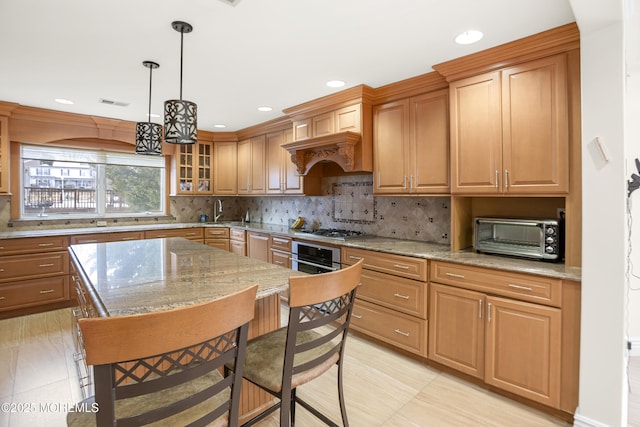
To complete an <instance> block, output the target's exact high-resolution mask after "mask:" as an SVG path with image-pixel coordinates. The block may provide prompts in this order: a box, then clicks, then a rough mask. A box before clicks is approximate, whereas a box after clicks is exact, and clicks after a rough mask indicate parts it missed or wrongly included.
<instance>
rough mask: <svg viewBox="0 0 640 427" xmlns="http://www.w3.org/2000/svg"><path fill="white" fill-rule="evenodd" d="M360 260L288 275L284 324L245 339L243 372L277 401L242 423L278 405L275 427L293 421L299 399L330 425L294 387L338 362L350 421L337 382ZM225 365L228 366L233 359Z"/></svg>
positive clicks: (344, 421) (344, 420) (342, 407)
mask: <svg viewBox="0 0 640 427" xmlns="http://www.w3.org/2000/svg"><path fill="white" fill-rule="evenodd" d="M363 262H364V260H360V261H358V262H357V263H356V264H354V265H352V266H350V267H347V268H345V269H342V270H337V271H334V272H331V273H324V274H317V275H309V276H297V277H291V278H290V279H289V306H290V310H289V324H288V325H287V326H286V327H284V328H281V329H279V330H276V331H273V332H270V333H268V334H265V335H262V336H259V337H256V338H255V339H252V340H250V341H249V343H248V344H247V357H246V359H245V366H244V372H243V376H244V378H245V379H247V380H249V381H250V382H252V383H253V384H256V385H257V386H258V387H260V388H262V389H264V390H265V391H267V392H268V393H270V394H272V395H274V396H276V397H277V398H278V399H279V400H278V401H277V402H276V403H275V404H274V405H273V406H272V407H270V408H268V409H267V410H266V411H265V412H263V413H261V414H259V415H258V416H256V417H254V418H253V419H251V420H249V421H248V422H246V423H245V424H243V426H251V425H253V424H255V423H256V422H258V421H260V420H262V419H264V418H265V417H266V416H268V415H269V414H271V413H272V412H274V411H275V410H277V409H278V408H280V426H289V425H291V426H293V425H295V407H296V403H299V404H300V405H301V406H302V407H303V408H305V409H307V410H308V411H310V412H311V413H312V414H313V415H314V416H316V417H317V418H319V419H320V420H322V421H323V422H324V423H326V424H327V425H330V426H336V427H337V424H336V423H334V422H333V421H332V420H331V419H329V418H328V417H327V416H326V415H324V414H322V413H321V412H320V411H318V410H317V409H315V408H313V407H312V406H311V405H310V404H309V403H307V402H305V401H304V400H302V399H300V398H299V397H298V396H297V395H296V388H297V387H298V386H301V385H303V384H306V383H308V382H310V381H312V380H313V379H315V378H318V377H319V376H320V375H322V374H323V373H325V372H327V371H328V370H329V369H330V368H331V367H332V366H333V365H335V364H337V365H338V398H339V401H340V413H341V415H342V424H343V425H344V426H345V427H346V426H348V425H349V422H348V420H347V412H346V407H345V402H344V394H343V387H342V369H343V363H342V362H343V360H344V344H345V341H346V338H347V332H348V330H349V321H350V319H351V311H352V309H353V304H354V300H355V294H356V288H357V286H358V285H359V284H360V275H361V272H362V264H363ZM227 367H229V368H230V369H233V366H232V364H228V365H227Z"/></svg>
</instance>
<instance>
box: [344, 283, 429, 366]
mask: <svg viewBox="0 0 640 427" xmlns="http://www.w3.org/2000/svg"><path fill="white" fill-rule="evenodd" d="M356 294H357V292H356ZM349 327H350V328H351V329H353V330H355V331H359V332H363V333H365V334H367V335H369V336H371V337H374V338H377V339H379V340H381V341H384V342H387V343H389V344H392V345H394V346H396V347H398V348H401V349H403V350H406V351H410V352H411V353H416V354H419V355H421V356H426V355H427V321H426V320H423V319H419V318H416V317H414V316H410V315H408V314H404V313H399V312H397V311H395V310H391V309H389V308H386V307H384V306H381V305H377V304H372V303H370V302H367V301H363V300H361V299H357V298H356V304H355V306H354V307H353V313H352V315H351V323H350V326H349Z"/></svg>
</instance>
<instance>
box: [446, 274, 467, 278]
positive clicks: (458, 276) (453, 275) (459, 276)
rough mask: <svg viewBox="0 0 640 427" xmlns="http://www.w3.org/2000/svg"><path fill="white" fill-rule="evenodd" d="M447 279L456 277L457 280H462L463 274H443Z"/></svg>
mask: <svg viewBox="0 0 640 427" xmlns="http://www.w3.org/2000/svg"><path fill="white" fill-rule="evenodd" d="M445 274H446V275H447V276H449V277H457V278H458V279H464V275H463V274H455V273H445Z"/></svg>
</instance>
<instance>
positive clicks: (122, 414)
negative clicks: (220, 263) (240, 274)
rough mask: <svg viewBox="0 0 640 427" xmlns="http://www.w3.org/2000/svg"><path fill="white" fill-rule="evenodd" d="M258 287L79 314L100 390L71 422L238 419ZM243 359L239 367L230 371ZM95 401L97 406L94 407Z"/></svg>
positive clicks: (235, 422) (130, 423)
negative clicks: (152, 306) (123, 311)
mask: <svg viewBox="0 0 640 427" xmlns="http://www.w3.org/2000/svg"><path fill="white" fill-rule="evenodd" d="M257 289H258V286H257V285H253V286H251V287H249V288H247V289H245V290H242V291H239V292H236V293H234V294H231V295H228V296H225V297H222V298H219V299H216V300H213V301H208V302H204V303H200V304H194V305H191V306H188V307H182V308H177V309H173V310H167V311H160V312H153V313H145V314H138V315H131V316H119V317H104V318H88V319H80V320H79V321H78V323H79V325H80V329H81V331H82V337H83V339H84V345H85V350H86V357H87V363H88V364H90V365H93V372H94V386H95V396H92V397H89V398H88V399H86V400H85V401H83V402H82V403H83V405H82V407H84V408H85V409H90V408H94V409H96V410H97V412H95V413H93V412H92V411H91V410H89V411H85V412H70V413H69V414H68V415H67V424H68V425H69V426H82V427H85V426H91V425H94V426H95V425H97V426H98V427H102V426H139V425H144V424H148V423H151V422H159V423H158V424H154V425H166V426H177V425H181V426H186V425H194V426H203V425H212V426H216V427H221V426H227V425H228V426H231V427H235V426H237V425H238V409H239V397H240V384H241V382H242V366H243V361H244V357H245V351H246V343H247V333H248V324H249V322H250V321H251V319H253V316H254V311H255V300H256V293H257ZM225 363H235V364H236V365H237V366H238V367H239V368H240V369H238V370H237V371H236V372H235V373H230V372H227V371H225V372H224V375H223V374H222V373H221V372H222V371H224V370H223V369H222V367H223V366H224V364H225ZM92 405H93V406H92Z"/></svg>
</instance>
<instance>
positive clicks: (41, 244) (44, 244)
mask: <svg viewBox="0 0 640 427" xmlns="http://www.w3.org/2000/svg"><path fill="white" fill-rule="evenodd" d="M38 246H41V247H42V246H53V243H39V244H38ZM1 249H4V248H1Z"/></svg>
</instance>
